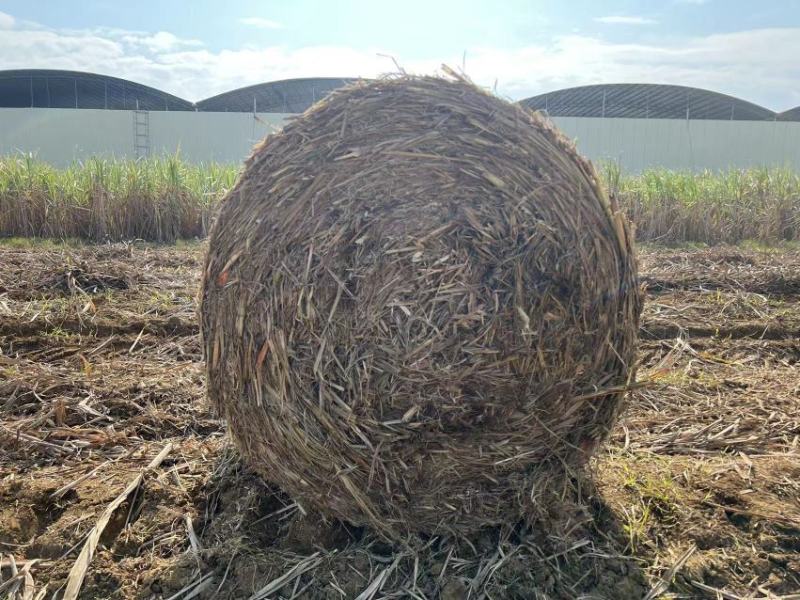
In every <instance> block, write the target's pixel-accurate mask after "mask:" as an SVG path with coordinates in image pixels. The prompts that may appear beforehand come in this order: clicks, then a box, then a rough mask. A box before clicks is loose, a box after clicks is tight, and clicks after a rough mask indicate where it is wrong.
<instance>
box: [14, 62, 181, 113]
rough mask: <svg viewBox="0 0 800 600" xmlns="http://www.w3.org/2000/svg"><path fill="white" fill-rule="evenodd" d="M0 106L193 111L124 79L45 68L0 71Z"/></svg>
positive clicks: (155, 91) (168, 96)
mask: <svg viewBox="0 0 800 600" xmlns="http://www.w3.org/2000/svg"><path fill="white" fill-rule="evenodd" d="M0 107H2V108H31V107H33V108H106V109H119V110H136V109H139V110H194V105H193V104H192V103H191V102H189V101H188V100H184V99H182V98H178V97H177V96H173V95H172V94H168V93H166V92H162V91H161V90H157V89H155V88H151V87H149V86H146V85H142V84H140V83H134V82H133V81H128V80H126V79H119V78H117V77H109V76H107V75H97V74H95V73H82V72H80V71H59V70H49V69H19V70H11V71H0Z"/></svg>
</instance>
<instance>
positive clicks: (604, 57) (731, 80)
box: [0, 0, 800, 110]
mask: <svg viewBox="0 0 800 600" xmlns="http://www.w3.org/2000/svg"><path fill="white" fill-rule="evenodd" d="M388 57H393V58H394V59H396V60H397V62H398V63H399V64H400V65H401V66H402V67H403V68H405V69H406V70H408V71H412V72H426V73H427V72H435V70H436V69H437V68H438V67H439V65H441V64H442V63H447V64H450V65H452V66H458V67H460V66H461V65H462V63H463V64H464V66H465V68H466V72H467V74H468V75H470V76H471V77H472V78H473V79H474V80H475V81H476V82H478V83H479V84H481V85H485V86H490V87H496V89H497V91H498V92H499V93H501V94H503V95H506V96H508V97H511V98H514V99H518V98H522V97H526V96H529V95H533V94H536V93H541V92H544V91H548V90H552V89H558V88H562V87H569V86H572V85H581V84H588V83H603V82H606V83H608V82H653V83H673V84H682V85H693V86H699V87H704V88H709V89H713V90H717V91H721V92H724V93H729V94H734V95H737V96H740V97H742V98H745V99H747V100H751V101H754V102H757V103H760V104H763V105H765V106H767V107H769V108H772V109H776V110H783V109H787V108H790V107H792V106H796V105H798V104H800V59H799V58H798V57H800V0H783V1H781V0H762V1H761V2H756V3H753V2H752V1H749V2H747V1H740V0H663V1H661V2H655V1H644V0H643V1H638V2H635V1H633V0H616V1H609V2H599V1H595V2H591V1H588V0H578V1H566V0H564V1H557V0H529V1H527V2H525V1H521V0H506V1H503V0H494V1H483V2H478V1H470V0H458V1H453V2H442V1H439V2H437V1H435V0H428V1H419V0H404V1H397V0H395V1H380V0H373V1H372V2H362V1H355V0H351V1H346V0H345V1H337V2H331V1H329V0H328V1H311V0H295V1H284V0H281V1H266V2H265V1H262V2H255V1H252V0H242V1H237V0H228V1H227V2H219V1H217V2H211V1H206V0H195V1H192V2H188V1H187V2H179V1H177V0H173V1H166V0H161V1H159V2H155V1H150V0H138V1H137V2H129V1H128V2H117V1H111V0H83V1H81V2H72V1H67V0H62V1H54V0H53V1H48V0H37V1H35V2H32V1H30V0H27V1H19V0H0V68H22V67H37V68H68V69H76V70H84V71H94V72H100V73H105V74H109V75H116V76H119V77H126V78H130V79H133V80H136V81H140V82H142V83H145V84H149V85H154V86H156V87H159V88H162V89H165V90H167V91H170V92H172V93H175V94H178V95H180V96H183V97H186V98H188V99H191V100H197V99H200V98H203V97H206V96H209V95H213V94H215V93H219V92H221V91H225V90H228V89H232V88H235V87H239V86H243V85H249V84H253V83H259V82H261V81H267V80H272V79H283V78H289V77H308V76H374V75H378V74H380V73H383V72H388V71H392V70H394V63H393V61H392V59H391V58H388Z"/></svg>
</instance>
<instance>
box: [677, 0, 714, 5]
mask: <svg viewBox="0 0 800 600" xmlns="http://www.w3.org/2000/svg"><path fill="white" fill-rule="evenodd" d="M675 2H676V3H677V4H695V5H698V6H699V5H700V4H708V3H709V2H711V0H675Z"/></svg>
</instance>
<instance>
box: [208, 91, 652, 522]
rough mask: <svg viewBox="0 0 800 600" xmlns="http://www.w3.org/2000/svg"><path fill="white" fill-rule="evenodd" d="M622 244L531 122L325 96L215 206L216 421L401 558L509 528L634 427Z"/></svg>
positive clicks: (441, 94) (258, 155) (633, 303)
mask: <svg viewBox="0 0 800 600" xmlns="http://www.w3.org/2000/svg"><path fill="white" fill-rule="evenodd" d="M631 244H632V242H631V236H630V233H629V231H628V227H627V224H626V223H625V221H624V220H623V218H622V216H621V215H620V214H619V213H617V212H616V210H615V207H614V206H613V205H612V204H611V203H609V200H608V199H607V197H606V195H605V193H604V191H603V190H602V189H601V187H600V185H599V184H598V180H597V178H596V176H595V172H594V170H593V169H592V167H591V165H590V164H589V163H588V162H586V161H584V160H583V159H581V158H580V157H579V156H578V155H577V154H576V153H575V151H574V148H573V146H572V145H571V144H570V143H569V142H567V141H566V140H565V139H564V138H562V137H561V136H560V135H559V134H557V133H556V132H555V131H554V130H553V129H552V128H551V127H550V126H548V125H547V124H545V123H544V122H543V121H542V120H541V119H539V118H538V117H536V116H535V115H533V114H531V113H529V112H527V111H525V110H524V109H522V108H520V107H518V106H516V105H512V104H510V103H508V102H506V101H503V100H501V99H498V98H497V97H494V96H491V95H489V94H487V93H485V92H483V91H481V90H479V89H478V88H476V87H475V86H473V85H472V84H470V83H469V82H466V81H463V80H460V79H457V78H453V79H447V80H445V79H441V78H433V77H419V78H417V77H402V78H396V79H385V80H379V81H373V82H370V83H360V84H356V85H354V86H351V87H348V88H345V89H343V90H341V91H337V92H334V93H333V94H331V95H330V96H328V97H327V98H326V99H325V100H323V101H322V102H321V103H319V104H317V105H315V106H314V107H312V108H311V109H310V110H309V111H308V112H306V113H305V114H304V115H303V116H302V117H300V118H298V119H297V120H295V121H293V122H291V123H290V124H289V125H287V126H286V127H285V128H284V129H283V131H282V132H281V133H278V134H276V135H273V136H270V137H268V138H267V139H266V140H265V141H264V142H262V143H261V144H260V145H259V146H258V147H257V148H256V149H255V150H254V153H253V155H252V156H251V157H250V158H249V159H248V161H247V163H246V166H245V170H244V172H243V174H242V176H241V177H240V179H239V181H238V182H237V184H236V186H235V187H234V189H233V190H232V191H231V192H230V193H229V195H228V197H227V198H226V199H225V201H224V203H223V205H222V208H221V211H220V214H219V217H218V220H217V222H216V224H215V226H214V228H213V231H212V233H211V237H210V241H209V249H208V256H207V261H206V265H205V272H204V282H203V292H202V303H201V319H202V331H203V337H204V345H205V353H206V360H207V374H208V393H209V397H210V400H211V402H212V403H213V405H214V406H215V407H216V408H217V409H218V410H219V412H220V414H221V415H222V416H223V417H224V418H226V419H227V421H228V424H229V428H230V431H231V432H232V435H233V438H234V439H235V441H236V443H237V445H238V447H239V448H240V451H241V453H242V455H243V456H244V458H245V459H246V460H247V461H248V462H249V463H250V465H251V466H252V467H253V468H254V469H255V470H257V471H258V472H259V473H261V474H262V475H263V477H264V478H266V479H267V480H269V481H272V482H275V483H277V484H278V485H280V486H281V487H283V488H284V489H285V490H287V491H288V492H289V493H291V494H292V495H293V496H294V497H295V498H296V499H297V500H298V501H299V503H300V504H301V506H303V505H305V506H314V507H316V508H318V509H319V510H321V511H322V512H324V513H326V514H328V515H333V516H335V517H338V518H341V519H344V520H347V521H350V522H353V523H358V524H370V525H373V526H375V527H377V528H378V529H379V530H381V531H383V532H385V533H387V534H388V535H390V536H391V535H401V534H404V533H405V532H408V531H433V530H438V529H441V528H449V529H454V530H459V531H471V530H473V529H475V528H477V527H479V526H481V525H484V524H497V523H500V522H504V521H507V520H510V519H514V518H517V517H519V516H520V515H521V514H523V513H525V512H526V510H527V509H529V508H530V507H531V506H532V505H535V503H536V500H537V497H538V494H539V493H540V492H541V491H542V489H543V487H544V486H545V485H549V484H547V483H546V482H551V481H553V480H558V476H554V475H553V474H554V473H560V472H563V469H564V467H570V466H575V465H578V464H581V463H582V462H584V461H585V459H586V452H587V451H591V449H592V448H593V447H595V445H596V442H598V441H602V439H603V438H604V437H605V436H606V435H607V433H608V431H609V428H610V427H611V426H612V425H613V424H614V422H615V421H616V419H617V417H618V416H619V413H620V409H621V406H622V403H623V396H624V391H623V390H624V388H625V386H626V385H627V384H628V383H629V381H630V375H631V372H632V366H633V362H634V353H635V343H636V333H637V329H638V320H639V312H640V297H639V290H638V287H637V284H636V265H635V259H634V255H633V251H632V248H631ZM561 481H562V482H563V475H562V476H561Z"/></svg>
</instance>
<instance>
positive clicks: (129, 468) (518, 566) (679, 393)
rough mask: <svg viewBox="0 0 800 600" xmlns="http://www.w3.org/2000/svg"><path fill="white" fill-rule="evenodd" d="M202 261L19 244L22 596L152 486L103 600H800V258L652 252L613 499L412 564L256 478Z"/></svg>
mask: <svg viewBox="0 0 800 600" xmlns="http://www.w3.org/2000/svg"><path fill="white" fill-rule="evenodd" d="M202 252H203V248H202V246H200V245H197V246H188V247H186V246H184V247H160V248H153V247H147V246H137V245H130V244H127V245H126V244H117V245H110V246H95V247H83V248H59V247H41V248H39V247H30V248H13V247H8V246H0V593H2V594H3V596H2V597H10V598H26V599H27V598H40V597H41V598H45V597H46V598H52V597H55V598H60V597H61V595H62V593H63V586H64V584H65V580H66V578H67V575H68V573H69V571H70V569H71V568H72V567H73V564H74V563H75V560H76V558H77V557H78V555H79V553H80V551H81V548H82V547H83V545H84V543H85V540H86V538H87V536H88V534H89V533H90V531H91V530H92V528H93V527H94V526H95V524H96V523H97V521H98V519H99V517H100V515H101V514H102V512H103V511H104V510H105V509H106V507H107V506H108V505H109V504H110V503H111V502H112V501H113V500H114V499H115V498H116V497H117V496H118V495H119V494H120V493H121V492H122V491H123V490H124V489H125V487H126V486H127V485H128V484H129V483H130V482H131V481H132V480H134V479H135V478H136V477H137V476H138V475H139V474H140V473H142V472H143V471H145V476H144V479H143V483H142V484H141V485H140V486H138V487H137V489H136V490H134V492H132V493H131V494H130V495H129V496H127V497H126V498H125V500H124V502H123V503H122V505H121V506H120V507H119V508H118V509H117V510H116V511H114V513H113V515H112V518H111V520H110V521H109V523H108V525H107V526H106V527H105V530H104V532H103V535H102V536H101V538H100V542H99V545H98V547H97V551H96V554H95V555H94V557H93V559H92V561H91V563H90V564H89V567H88V569H87V571H86V577H85V580H84V583H83V587H82V591H81V596H80V597H81V598H201V599H202V598H212V597H219V598H248V597H251V596H254V595H255V597H258V598H326V599H328V598H330V599H334V598H335V599H340V598H356V597H358V598H363V599H368V598H431V599H432V598H445V599H457V598H467V597H469V598H494V599H499V598H537V599H551V598H552V599H555V598H563V599H567V598H579V597H582V598H608V599H613V598H642V597H649V598H667V597H680V598H732V599H735V598H763V599H765V600H766V599H767V598H776V597H800V596H790V595H793V594H798V593H800V448H798V444H799V441H798V440H800V364H799V361H800V253H799V252H797V251H791V250H770V251H755V250H743V249H739V248H731V247H720V248H714V249H708V250H675V249H663V248H662V249H654V248H648V249H644V250H642V251H641V262H642V269H641V271H642V283H643V285H645V286H647V289H648V291H647V303H646V307H645V314H644V320H643V324H642V332H641V334H642V343H641V351H640V360H641V367H640V379H641V380H642V381H643V382H645V383H646V385H644V387H642V388H640V389H638V390H637V391H635V392H633V393H632V394H631V395H630V398H629V406H628V411H627V413H626V416H625V418H624V419H623V421H622V422H621V423H620V424H619V426H618V428H617V430H616V432H615V434H614V436H613V439H612V440H611V443H610V444H609V446H608V447H607V448H605V449H603V450H602V451H601V452H600V453H599V454H598V456H597V457H596V458H595V459H593V461H592V464H591V466H590V468H591V471H592V472H593V476H594V482H595V483H594V484H590V483H588V482H587V481H586V480H580V481H572V482H566V483H565V488H564V493H563V494H562V495H561V497H559V498H553V501H552V502H551V503H550V506H549V507H546V510H545V511H543V513H542V517H541V519H539V520H537V521H534V522H531V523H509V524H508V525H507V526H505V527H502V528H497V529H488V530H486V531H484V532H482V533H481V534H480V535H477V536H475V537H474V538H471V539H463V538H455V537H448V536H437V537H429V538H414V539H410V540H408V543H407V544H406V545H390V544H388V543H386V542H385V541H384V540H382V539H381V538H379V537H378V536H376V535H375V534H374V533H373V532H371V531H368V530H365V529H364V528H357V527H353V526H350V525H348V524H346V523H341V522H333V521H326V520H325V519H324V518H323V517H321V516H320V515H316V514H314V513H312V512H311V511H310V510H308V509H307V508H306V507H301V506H299V505H297V504H296V503H294V502H293V501H292V500H291V499H290V498H288V497H287V496H286V495H285V494H283V493H282V492H281V491H280V490H279V489H276V488H275V487H274V486H270V485H269V484H268V483H266V482H264V481H261V480H260V479H258V478H257V477H256V476H255V475H253V474H252V473H250V472H249V471H248V470H247V469H245V468H243V467H242V466H241V463H240V461H239V459H238V457H237V456H236V453H235V451H234V450H233V449H232V447H231V446H230V443H229V442H228V440H227V438H226V436H225V429H224V424H223V423H221V422H220V421H219V420H218V419H216V418H215V416H214V415H213V414H211V413H210V412H209V410H208V408H207V406H206V404H205V402H204V390H203V368H202V356H201V353H200V345H199V340H198V332H197V325H196V320H195V294H196V290H197V287H198V283H199V269H200V261H201V257H202ZM167 445H169V453H168V454H167V457H166V459H165V460H164V461H163V462H162V463H161V465H160V466H159V467H158V468H156V469H153V470H146V466H147V464H148V463H149V462H150V461H151V460H152V459H153V457H154V456H156V455H157V454H158V453H159V452H160V451H162V450H163V449H164V448H165V447H166V446H167ZM260 590H261V593H260V595H259V591H260ZM40 594H41V595H40ZM176 594H177V595H176ZM648 594H649V596H648Z"/></svg>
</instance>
